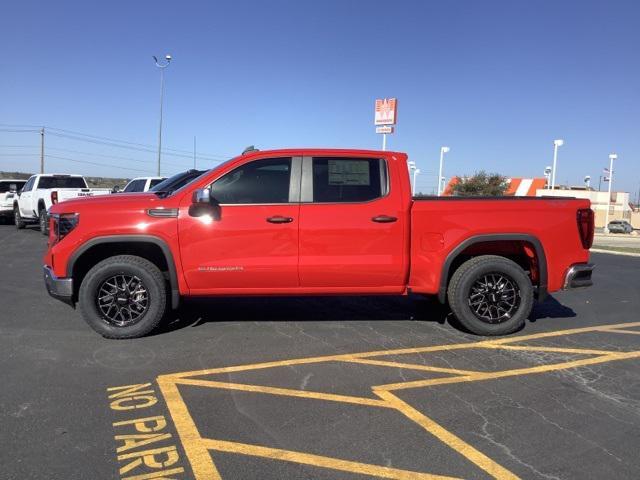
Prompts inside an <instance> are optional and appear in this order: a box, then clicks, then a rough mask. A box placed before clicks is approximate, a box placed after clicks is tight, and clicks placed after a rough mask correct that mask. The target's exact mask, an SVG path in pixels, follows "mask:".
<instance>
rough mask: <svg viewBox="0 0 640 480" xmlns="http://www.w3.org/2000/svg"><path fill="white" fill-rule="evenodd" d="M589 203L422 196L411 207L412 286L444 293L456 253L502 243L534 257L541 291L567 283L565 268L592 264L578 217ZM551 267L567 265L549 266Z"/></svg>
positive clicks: (558, 199)
mask: <svg viewBox="0 0 640 480" xmlns="http://www.w3.org/2000/svg"><path fill="white" fill-rule="evenodd" d="M582 208H589V201H588V200H582V199H575V198H567V197H417V198H414V199H413V202H412V206H411V234H410V251H411V256H410V258H411V268H410V276H409V287H410V288H411V290H412V291H415V292H421V293H433V294H435V293H437V294H439V295H440V296H442V295H443V294H444V292H443V291H442V285H443V281H444V282H445V283H446V280H448V278H446V275H447V271H448V270H449V267H450V265H447V259H448V257H450V256H453V255H451V254H455V255H458V254H459V253H461V252H462V253H467V252H468V253H469V254H472V253H476V254H477V253H478V251H481V249H482V248H485V247H487V246H488V245H490V246H491V250H492V251H494V252H495V248H496V246H501V248H502V249H504V252H505V253H506V254H509V255H511V256H514V257H522V256H528V257H529V258H531V255H535V261H536V262H537V265H538V269H537V270H538V271H536V272H532V275H534V276H535V275H539V276H541V277H542V278H541V280H542V281H541V282H540V286H541V290H543V291H545V292H546V291H549V292H553V291H556V290H559V289H561V288H562V286H563V280H564V274H565V272H566V270H567V269H568V268H569V267H570V266H571V265H572V264H575V263H580V262H587V261H588V260H589V251H588V250H586V249H584V248H583V246H582V243H581V240H580V235H579V232H578V227H577V221H576V215H577V211H578V210H579V209H582ZM547 265H562V266H563V267H564V268H553V269H548V268H547Z"/></svg>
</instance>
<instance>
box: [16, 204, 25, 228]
mask: <svg viewBox="0 0 640 480" xmlns="http://www.w3.org/2000/svg"><path fill="white" fill-rule="evenodd" d="M13 222H14V223H15V225H16V228H17V229H18V230H22V229H23V228H24V227H25V226H26V224H25V223H24V220H22V215H20V209H19V208H18V207H17V206H16V207H13Z"/></svg>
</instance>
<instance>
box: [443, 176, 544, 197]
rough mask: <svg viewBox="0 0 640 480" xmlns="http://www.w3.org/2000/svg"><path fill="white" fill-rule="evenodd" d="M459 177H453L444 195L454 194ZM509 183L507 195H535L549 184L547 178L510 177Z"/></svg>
mask: <svg viewBox="0 0 640 480" xmlns="http://www.w3.org/2000/svg"><path fill="white" fill-rule="evenodd" d="M459 181H460V180H459V177H453V178H451V180H449V183H447V186H446V188H445V189H444V192H443V194H442V195H444V196H451V195H453V186H454V185H456V184H457V183H458V182H459ZM507 182H508V184H509V186H508V188H507V191H506V192H505V195H509V196H512V197H535V196H536V191H537V190H538V189H541V188H544V187H545V185H546V184H547V179H546V178H544V177H541V178H508V179H507Z"/></svg>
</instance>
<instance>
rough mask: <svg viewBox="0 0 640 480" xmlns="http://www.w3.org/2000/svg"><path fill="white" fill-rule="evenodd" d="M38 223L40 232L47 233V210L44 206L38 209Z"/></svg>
mask: <svg viewBox="0 0 640 480" xmlns="http://www.w3.org/2000/svg"><path fill="white" fill-rule="evenodd" d="M38 223H39V225H40V233H42V234H43V235H49V215H47V211H46V210H45V209H44V208H41V209H40V213H39V214H38Z"/></svg>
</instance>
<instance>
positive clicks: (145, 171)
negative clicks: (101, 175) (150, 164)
mask: <svg viewBox="0 0 640 480" xmlns="http://www.w3.org/2000/svg"><path fill="white" fill-rule="evenodd" d="M45 157H46V158H55V159H57V160H66V161H69V162H74V163H84V164H87V165H96V166H98V167H113V168H119V169H121V170H131V171H132V172H142V173H148V172H149V170H141V169H139V168H130V167H121V166H119V165H108V164H104V163H97V162H89V161H87V160H78V159H75V158H69V157H60V156H57V155H49V154H47V155H45Z"/></svg>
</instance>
